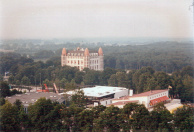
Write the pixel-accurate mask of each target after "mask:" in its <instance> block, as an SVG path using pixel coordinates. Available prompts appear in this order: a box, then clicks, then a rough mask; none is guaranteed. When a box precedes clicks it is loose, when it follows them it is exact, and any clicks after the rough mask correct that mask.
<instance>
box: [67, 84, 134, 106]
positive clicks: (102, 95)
mask: <svg viewBox="0 0 194 132" xmlns="http://www.w3.org/2000/svg"><path fill="white" fill-rule="evenodd" d="M81 90H82V91H83V92H84V95H85V96H87V98H88V99H89V100H90V101H91V103H92V104H93V105H94V106H97V105H104V106H106V105H108V104H112V100H113V99H118V98H121V97H124V96H128V95H130V94H131V93H133V90H129V89H127V88H123V87H111V86H95V87H90V88H82V89H81ZM74 93H75V91H68V92H67V94H70V95H72V94H74Z"/></svg>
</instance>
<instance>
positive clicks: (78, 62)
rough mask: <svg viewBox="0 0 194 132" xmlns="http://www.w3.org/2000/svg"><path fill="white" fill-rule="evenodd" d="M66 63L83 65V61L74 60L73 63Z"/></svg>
mask: <svg viewBox="0 0 194 132" xmlns="http://www.w3.org/2000/svg"><path fill="white" fill-rule="evenodd" d="M67 63H68V64H78V65H79V64H81V65H82V64H83V61H79V60H77V61H76V60H74V61H73V60H71V61H67Z"/></svg>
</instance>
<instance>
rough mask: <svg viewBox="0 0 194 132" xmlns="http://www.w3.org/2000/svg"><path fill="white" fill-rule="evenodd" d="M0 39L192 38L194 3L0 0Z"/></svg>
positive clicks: (189, 0)
mask: <svg viewBox="0 0 194 132" xmlns="http://www.w3.org/2000/svg"><path fill="white" fill-rule="evenodd" d="M0 2H1V3H0V9H1V10H0V38H1V39H7V38H13V39H15V38H17V39H18V38H51V39H52V38H74V37H76V38H77V37H79V38H82V37H183V38H184V37H192V35H193V25H194V24H193V18H192V17H193V14H192V11H193V10H192V9H191V10H189V6H190V5H191V4H192V0H1V1H0Z"/></svg>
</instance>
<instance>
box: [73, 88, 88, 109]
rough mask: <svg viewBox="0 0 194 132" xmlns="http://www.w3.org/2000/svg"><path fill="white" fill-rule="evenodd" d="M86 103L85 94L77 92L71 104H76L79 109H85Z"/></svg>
mask: <svg viewBox="0 0 194 132" xmlns="http://www.w3.org/2000/svg"><path fill="white" fill-rule="evenodd" d="M86 101H87V100H86V96H84V92H83V91H81V90H78V91H76V93H75V94H73V95H72V96H71V104H75V105H76V106H78V107H84V106H85V105H86Z"/></svg>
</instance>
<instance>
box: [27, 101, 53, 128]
mask: <svg viewBox="0 0 194 132" xmlns="http://www.w3.org/2000/svg"><path fill="white" fill-rule="evenodd" d="M53 109H54V105H53V103H52V102H51V100H50V99H48V100H47V99H46V98H40V99H38V100H37V101H36V102H35V104H33V105H30V106H29V107H28V115H29V118H30V119H31V125H30V126H31V129H33V130H35V131H50V127H51V126H52V125H54V124H53V123H52V121H54V120H55V119H51V118H49V115H50V113H51V111H52V110H53Z"/></svg>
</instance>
